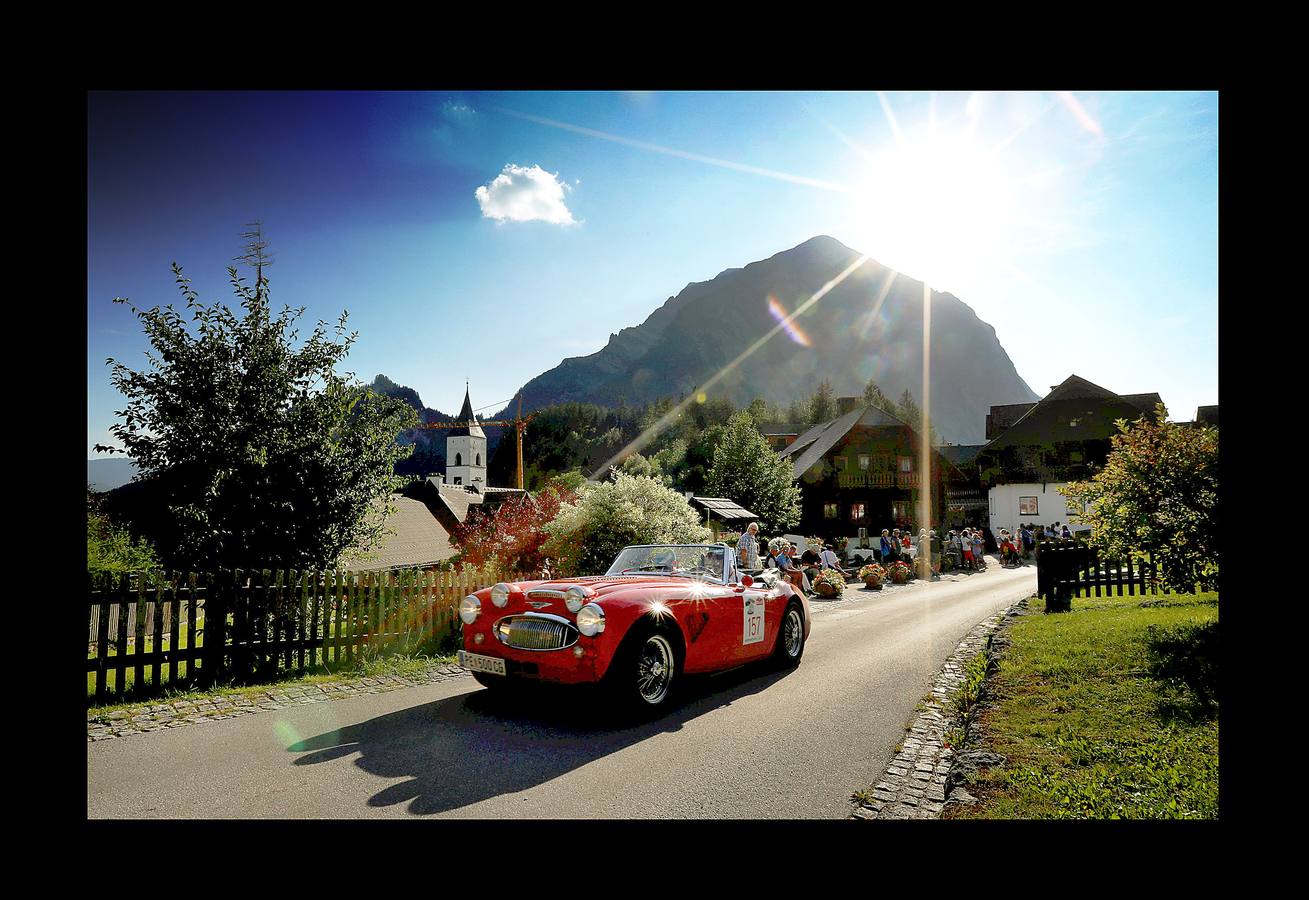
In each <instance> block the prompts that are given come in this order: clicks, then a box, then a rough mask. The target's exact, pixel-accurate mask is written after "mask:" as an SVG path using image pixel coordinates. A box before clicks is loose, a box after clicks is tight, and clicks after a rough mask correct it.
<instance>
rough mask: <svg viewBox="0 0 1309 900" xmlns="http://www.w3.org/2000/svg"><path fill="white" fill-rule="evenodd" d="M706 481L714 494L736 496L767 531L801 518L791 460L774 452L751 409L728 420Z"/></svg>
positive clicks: (780, 527) (798, 493) (738, 501)
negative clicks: (759, 428)
mask: <svg viewBox="0 0 1309 900" xmlns="http://www.w3.org/2000/svg"><path fill="white" fill-rule="evenodd" d="M705 482H706V483H705V490H706V491H707V492H708V493H709V494H710V495H712V496H714V497H727V498H728V499H731V500H735V501H736V502H737V503H739V504H741V505H742V506H744V507H745V508H746V509H748V510H750V511H751V512H752V513H754V514H755V515H756V516H758V517H759V522H760V527H762V528H763V529H764V530H765V531H769V532H782V531H785V530H786V529H788V528H790V527H791V526H793V525H795V524H796V523H798V522H799V521H800V488H799V487H798V486H797V485H796V483H795V480H794V478H793V477H792V468H791V463H790V461H789V460H786V459H783V458H782V457H780V456H778V455H777V454H776V453H774V452H773V449H772V448H771V447H769V446H768V441H767V440H766V439H765V438H764V436H763V435H762V434H760V433H759V430H758V429H757V428H756V427H755V425H754V422H753V420H752V419H751V418H750V416H749V415H748V414H747V413H738V414H737V415H735V416H732V418H731V419H729V420H728V422H727V427H726V429H725V433H724V434H723V436H722V438H721V439H720V440H719V441H718V446H717V449H716V450H715V451H714V461H713V465H712V466H711V467H710V469H709V473H708V476H707V477H706V479H705Z"/></svg>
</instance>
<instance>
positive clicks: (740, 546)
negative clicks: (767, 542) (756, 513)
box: [736, 522, 760, 570]
mask: <svg viewBox="0 0 1309 900" xmlns="http://www.w3.org/2000/svg"><path fill="white" fill-rule="evenodd" d="M736 555H737V557H738V559H739V560H740V563H741V568H742V569H751V570H754V569H758V568H760V564H759V523H758V522H751V523H750V524H749V525H747V526H746V528H745V534H743V535H741V539H740V540H739V541H737V542H736Z"/></svg>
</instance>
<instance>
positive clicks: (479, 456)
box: [473, 453, 482, 466]
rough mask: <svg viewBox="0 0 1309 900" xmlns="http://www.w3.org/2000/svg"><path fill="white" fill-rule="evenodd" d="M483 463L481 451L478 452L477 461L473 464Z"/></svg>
mask: <svg viewBox="0 0 1309 900" xmlns="http://www.w3.org/2000/svg"><path fill="white" fill-rule="evenodd" d="M481 464H482V454H480V453H479V454H477V461H476V462H475V463H473V465H475V466H480V465H481Z"/></svg>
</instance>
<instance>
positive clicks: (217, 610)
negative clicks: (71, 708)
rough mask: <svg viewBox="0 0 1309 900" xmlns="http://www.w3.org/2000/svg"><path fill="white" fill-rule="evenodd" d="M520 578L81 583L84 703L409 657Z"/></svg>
mask: <svg viewBox="0 0 1309 900" xmlns="http://www.w3.org/2000/svg"><path fill="white" fill-rule="evenodd" d="M523 577H524V576H520V575H518V574H510V575H503V574H502V575H500V576H498V577H497V576H496V575H495V573H492V572H489V571H481V570H477V569H463V570H462V571H459V572H431V571H427V572H424V571H416V570H412V571H404V572H335V571H333V572H296V571H294V570H291V571H270V570H267V569H264V570H262V571H256V572H242V571H240V570H237V571H231V572H218V573H214V574H207V575H200V574H196V573H189V574H185V575H184V574H181V573H141V574H130V575H96V576H88V582H89V585H88V593H89V596H90V603H89V607H88V616H87V626H88V653H87V672H88V678H87V682H88V683H87V693H88V695H91V694H94V697H95V700H96V702H98V703H100V702H105V701H108V700H110V699H113V698H121V697H123V696H124V695H125V694H127V693H128V691H129V690H130V691H131V692H132V694H133V695H138V694H149V693H154V692H156V691H158V690H161V689H162V688H163V687H164V685H166V684H167V685H168V686H170V687H176V688H201V689H203V688H208V687H211V686H213V685H214V684H217V683H227V682H241V681H255V680H273V679H275V678H277V677H278V676H279V675H282V674H287V673H291V672H301V673H303V672H305V671H307V670H310V669H314V668H319V667H325V668H329V669H330V668H335V667H337V666H338V665H349V664H351V663H353V662H354V661H355V659H356V658H357V657H359V656H360V655H363V654H379V653H386V652H404V651H409V650H413V649H417V648H419V647H423V646H425V645H429V644H432V643H434V642H439V641H441V640H442V639H443V638H446V637H448V636H451V635H453V634H454V633H455V632H456V631H457V628H458V621H459V620H458V608H459V601H460V599H462V598H463V597H464V596H466V595H467V594H470V593H472V592H473V591H476V590H479V589H480V588H483V587H485V586H487V585H488V584H490V583H491V582H492V581H493V580H506V581H515V580H522V579H523ZM92 679H94V687H93V686H92V683H91V682H92Z"/></svg>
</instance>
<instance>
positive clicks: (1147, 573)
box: [1036, 541, 1159, 610]
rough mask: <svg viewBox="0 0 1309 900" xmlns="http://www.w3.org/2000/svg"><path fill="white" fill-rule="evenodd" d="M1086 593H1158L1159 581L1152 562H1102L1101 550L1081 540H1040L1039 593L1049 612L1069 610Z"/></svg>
mask: <svg viewBox="0 0 1309 900" xmlns="http://www.w3.org/2000/svg"><path fill="white" fill-rule="evenodd" d="M1083 591H1085V592H1086V594H1087V596H1091V595H1092V593H1094V596H1096V597H1101V596H1105V597H1112V596H1119V597H1122V596H1123V595H1124V594H1127V595H1128V596H1134V595H1136V594H1138V593H1139V594H1142V595H1145V594H1158V593H1159V581H1158V577H1157V573H1156V571H1155V567H1154V563H1153V562H1151V561H1149V560H1145V561H1141V560H1137V561H1135V562H1134V561H1133V560H1132V559H1131V558H1130V557H1129V558H1127V559H1123V560H1109V559H1102V558H1101V556H1100V551H1099V549H1097V548H1095V547H1088V546H1087V545H1086V544H1083V543H1082V542H1080V541H1073V542H1065V541H1041V542H1040V545H1039V547H1038V552H1037V557H1036V592H1037V594H1038V595H1039V596H1040V597H1041V598H1042V599H1044V600H1045V601H1046V609H1047V610H1058V609H1069V608H1070V607H1071V605H1072V598H1073V597H1074V596H1076V595H1077V594H1078V593H1080V592H1083ZM1102 591H1103V593H1101V592H1102ZM1115 591H1117V594H1116V595H1115Z"/></svg>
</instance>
